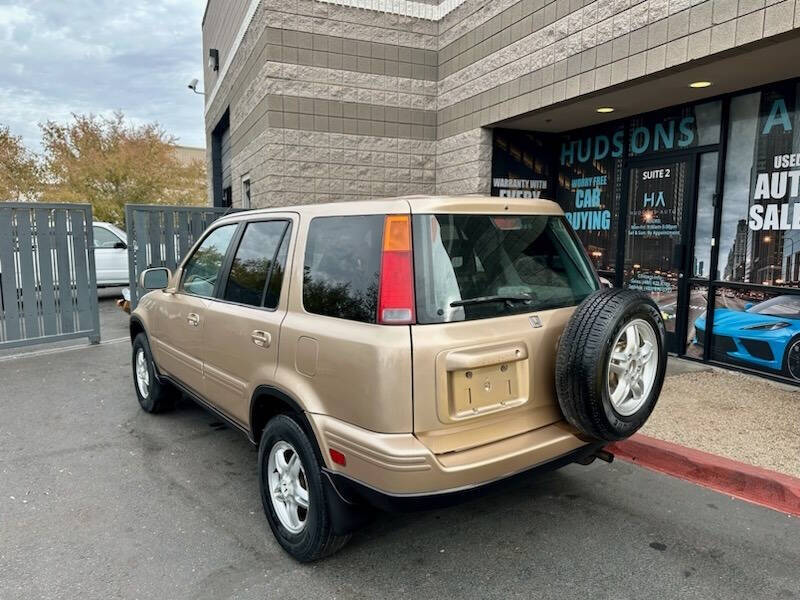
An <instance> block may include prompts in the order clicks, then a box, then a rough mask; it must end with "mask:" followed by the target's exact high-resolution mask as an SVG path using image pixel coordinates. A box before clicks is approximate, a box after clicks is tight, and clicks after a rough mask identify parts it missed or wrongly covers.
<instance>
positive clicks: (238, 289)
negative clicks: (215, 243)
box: [223, 221, 287, 308]
mask: <svg viewBox="0 0 800 600" xmlns="http://www.w3.org/2000/svg"><path fill="white" fill-rule="evenodd" d="M286 227H287V223H286V221H257V222H253V223H248V224H247V228H246V229H245V230H244V235H243V236H242V241H241V242H240V243H239V248H238V249H237V250H236V255H235V256H234V258H233V263H232V264H231V272H230V275H229V276H228V281H227V283H226V285H225V294H224V295H223V299H224V300H229V301H231V302H238V303H240V304H249V305H250V306H261V301H262V299H263V297H264V294H265V292H266V289H265V287H266V284H267V279H269V278H270V273H272V271H273V270H274V268H275V266H274V265H275V262H276V261H275V256H276V255H277V253H278V246H279V245H281V240H282V239H283V237H284V231H286ZM278 290H279V291H278V293H280V288H278ZM270 308H274V306H270Z"/></svg>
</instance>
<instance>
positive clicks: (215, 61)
mask: <svg viewBox="0 0 800 600" xmlns="http://www.w3.org/2000/svg"><path fill="white" fill-rule="evenodd" d="M208 68H209V69H211V70H212V71H219V50H217V49H216V48H209V50H208Z"/></svg>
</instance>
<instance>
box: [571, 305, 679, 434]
mask: <svg viewBox="0 0 800 600" xmlns="http://www.w3.org/2000/svg"><path fill="white" fill-rule="evenodd" d="M666 365H667V351H666V346H665V331H664V322H663V320H662V318H661V313H660V311H659V309H658V306H656V304H655V302H653V301H652V300H651V299H650V297H649V296H647V295H645V294H643V293H641V292H635V291H633V290H621V289H611V290H608V289H606V290H601V291H599V292H595V293H594V294H592V295H591V296H589V297H588V298H586V300H584V301H583V302H582V303H581V304H580V306H578V308H577V309H576V310H575V313H574V314H573V315H572V318H571V319H570V320H569V322H568V323H567V327H566V328H565V329H564V332H563V333H562V335H561V339H560V340H559V343H558V354H557V357H556V392H557V394H558V403H559V405H560V406H561V411H562V412H563V413H564V417H565V418H566V420H567V421H568V422H569V423H570V424H572V425H573V426H574V427H576V428H578V429H579V430H580V431H581V432H583V433H584V434H585V435H587V436H590V437H592V438H595V439H600V440H604V441H608V442H612V441H616V440H621V439H624V438H627V437H629V436H631V435H632V434H633V433H635V432H636V431H637V430H638V429H639V428H640V427H641V426H642V425H644V423H645V421H646V420H647V418H648V417H649V416H650V413H652V412H653V408H655V405H656V401H657V400H658V395H659V394H660V393H661V385H662V384H663V383H664V371H665V369H666Z"/></svg>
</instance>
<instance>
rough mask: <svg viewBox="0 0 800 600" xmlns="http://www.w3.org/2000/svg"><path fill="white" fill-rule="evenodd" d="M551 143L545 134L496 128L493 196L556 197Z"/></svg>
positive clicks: (493, 154) (493, 155) (493, 156)
mask: <svg viewBox="0 0 800 600" xmlns="http://www.w3.org/2000/svg"><path fill="white" fill-rule="evenodd" d="M551 147H552V142H551V141H550V139H549V136H547V135H545V134H534V133H531V132H527V131H511V130H508V129H495V133H494V148H493V150H494V152H493V153H492V196H499V197H501V198H548V199H553V198H554V197H555V193H554V192H553V190H552V189H551V186H552V164H551V157H550V148H551Z"/></svg>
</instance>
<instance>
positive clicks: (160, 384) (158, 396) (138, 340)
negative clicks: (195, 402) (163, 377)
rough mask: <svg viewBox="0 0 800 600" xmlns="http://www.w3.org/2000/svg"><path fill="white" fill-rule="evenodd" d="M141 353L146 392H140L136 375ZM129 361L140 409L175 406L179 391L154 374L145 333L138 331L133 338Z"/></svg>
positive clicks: (158, 409) (159, 411)
mask: <svg viewBox="0 0 800 600" xmlns="http://www.w3.org/2000/svg"><path fill="white" fill-rule="evenodd" d="M140 352H141V353H142V354H143V356H144V360H145V363H146V367H147V374H148V381H147V384H146V389H147V393H146V394H142V392H141V390H140V389H139V376H138V375H137V370H136V364H137V360H138V359H137V357H138V356H139V353H140ZM131 363H132V366H133V388H134V389H135V390H136V398H137V399H138V400H139V405H140V406H141V407H142V410H144V411H145V412H148V413H161V412H166V411H168V410H171V409H172V408H174V407H175V401H176V400H177V399H178V398H179V397H180V393H179V392H178V390H177V389H175V387H174V386H172V385H170V384H169V383H168V382H166V381H160V380H159V379H158V377H157V376H156V367H155V363H154V362H153V353H152V352H151V351H150V343H149V342H148V341H147V335H145V334H144V333H140V334H139V335H137V336H136V337H135V338H134V340H133V354H132V359H131Z"/></svg>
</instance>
